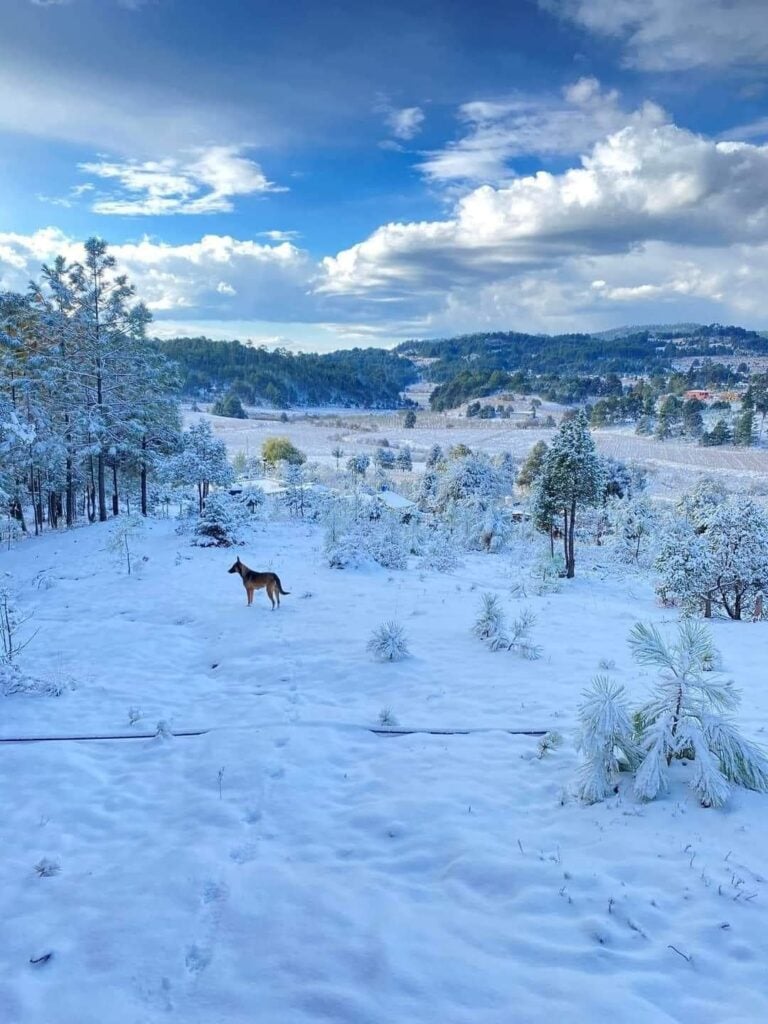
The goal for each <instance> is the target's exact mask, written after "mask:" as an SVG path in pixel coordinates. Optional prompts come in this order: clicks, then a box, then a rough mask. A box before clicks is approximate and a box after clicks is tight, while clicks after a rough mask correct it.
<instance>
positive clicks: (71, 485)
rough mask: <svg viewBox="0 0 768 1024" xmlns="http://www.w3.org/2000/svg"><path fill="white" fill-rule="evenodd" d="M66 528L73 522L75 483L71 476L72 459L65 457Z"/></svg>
mask: <svg viewBox="0 0 768 1024" xmlns="http://www.w3.org/2000/svg"><path fill="white" fill-rule="evenodd" d="M66 506H67V526H72V525H73V524H74V521H75V482H74V479H73V474H72V457H71V456H70V455H68V456H67V496H66Z"/></svg>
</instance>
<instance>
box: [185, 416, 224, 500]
mask: <svg viewBox="0 0 768 1024" xmlns="http://www.w3.org/2000/svg"><path fill="white" fill-rule="evenodd" d="M172 472H173V476H174V478H175V482H176V483H177V484H186V485H194V486H195V487H196V488H197V500H198V509H199V511H200V512H201V513H202V511H203V509H204V507H205V502H206V499H207V497H208V492H209V490H210V487H211V485H212V484H215V485H216V486H219V487H226V486H227V485H228V484H230V483H232V480H233V479H234V473H233V472H232V467H231V466H230V464H229V462H228V460H227V448H226V445H225V444H224V442H223V441H220V440H219V439H218V438H217V437H214V434H213V430H212V429H211V425H210V423H209V422H208V420H200V421H199V422H198V423H195V424H194V425H193V426H191V427H190V428H189V429H188V430H185V431H184V433H183V435H182V438H181V451H180V452H179V454H178V455H177V456H176V457H175V458H174V460H173V469H172Z"/></svg>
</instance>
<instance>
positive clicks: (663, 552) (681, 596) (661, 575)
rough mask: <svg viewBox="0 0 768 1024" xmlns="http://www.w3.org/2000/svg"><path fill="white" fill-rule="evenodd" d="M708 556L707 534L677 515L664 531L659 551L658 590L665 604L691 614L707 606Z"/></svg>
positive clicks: (657, 568) (657, 565)
mask: <svg viewBox="0 0 768 1024" xmlns="http://www.w3.org/2000/svg"><path fill="white" fill-rule="evenodd" d="M707 568H708V560H707V553H706V549H705V545H704V540H703V537H702V535H701V534H700V533H697V531H696V530H695V529H694V527H693V525H692V523H690V522H689V521H688V520H687V519H674V520H673V521H672V522H671V523H670V524H669V525H668V526H667V528H666V529H665V530H664V531H663V532H662V535H661V538H660V540H659V548H658V552H657V555H656V571H657V572H658V580H657V583H656V593H657V594H658V596H659V598H660V600H661V602H662V604H664V605H666V606H668V607H671V606H675V605H677V606H678V607H680V608H681V609H682V610H683V611H684V612H686V613H687V614H696V613H697V612H701V611H702V610H704V606H705V603H706V597H705V595H706V594H707V590H708V571H707Z"/></svg>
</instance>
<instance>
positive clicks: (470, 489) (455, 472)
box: [437, 453, 503, 511]
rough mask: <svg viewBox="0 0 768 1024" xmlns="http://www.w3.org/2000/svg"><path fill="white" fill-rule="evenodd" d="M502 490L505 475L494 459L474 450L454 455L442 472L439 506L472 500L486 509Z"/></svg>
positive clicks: (444, 508) (442, 508)
mask: <svg viewBox="0 0 768 1024" xmlns="http://www.w3.org/2000/svg"><path fill="white" fill-rule="evenodd" d="M502 492H503V484H502V479H501V475H500V474H499V472H498V470H497V469H496V468H495V467H494V466H493V464H492V463H491V461H490V459H488V458H487V457H485V456H483V455H476V454H473V453H470V454H469V455H464V456H462V457H460V458H456V459H452V460H451V461H450V462H449V464H448V466H447V468H446V471H445V473H444V474H442V475H441V476H440V479H439V484H438V493H437V508H438V509H439V510H440V511H445V510H446V509H447V508H448V506H449V505H451V504H456V503H462V502H470V503H471V504H472V505H473V506H474V507H475V508H476V509H478V510H483V511H484V510H485V509H487V508H488V506H489V505H490V503H491V502H492V501H493V500H494V499H495V498H497V497H498V496H499V495H500V494H501V493H502Z"/></svg>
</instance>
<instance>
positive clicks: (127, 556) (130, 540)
mask: <svg viewBox="0 0 768 1024" xmlns="http://www.w3.org/2000/svg"><path fill="white" fill-rule="evenodd" d="M144 526H145V520H144V517H143V516H140V515H137V514H136V513H133V514H132V515H123V516H118V518H117V519H116V520H115V521H114V523H113V525H112V528H111V530H110V532H109V541H108V543H107V546H108V548H109V550H110V551H111V552H112V554H113V555H115V557H116V559H117V560H118V562H119V563H120V564H121V565H124V566H125V571H126V572H127V573H128V575H129V576H130V575H131V573H132V570H133V566H134V564H135V561H136V550H135V549H136V545H137V544H138V543H139V542H140V541H141V538H142V537H143V536H144Z"/></svg>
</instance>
